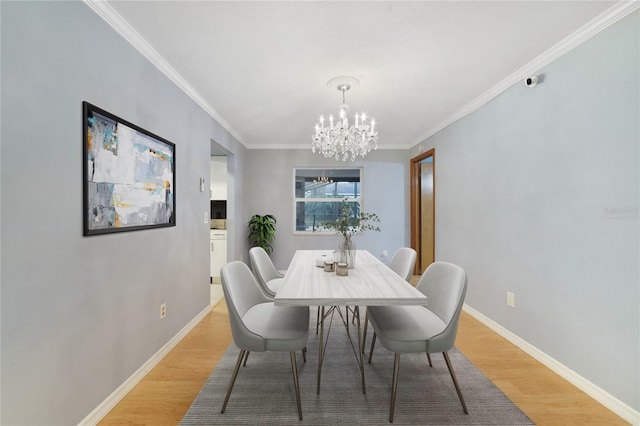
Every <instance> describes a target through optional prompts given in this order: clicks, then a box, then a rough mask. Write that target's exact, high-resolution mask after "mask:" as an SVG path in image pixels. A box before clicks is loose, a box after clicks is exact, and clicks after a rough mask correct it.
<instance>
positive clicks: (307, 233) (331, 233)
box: [291, 166, 364, 236]
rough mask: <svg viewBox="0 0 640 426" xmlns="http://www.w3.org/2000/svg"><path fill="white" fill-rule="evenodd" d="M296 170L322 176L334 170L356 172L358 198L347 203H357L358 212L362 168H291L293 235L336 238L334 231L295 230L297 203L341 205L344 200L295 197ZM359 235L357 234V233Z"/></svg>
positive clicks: (350, 199)
mask: <svg viewBox="0 0 640 426" xmlns="http://www.w3.org/2000/svg"><path fill="white" fill-rule="evenodd" d="M298 170H318V171H319V172H324V174H323V175H326V174H331V173H330V172H332V171H334V170H358V173H359V181H358V183H359V185H360V191H359V194H360V196H359V197H353V198H349V199H348V201H349V202H354V203H358V206H359V211H363V210H362V204H363V202H362V201H363V191H364V186H363V183H362V182H363V174H364V168H363V167H356V166H351V167H349V166H342V167H340V166H338V167H321V166H294V167H293V185H292V186H291V190H292V192H293V193H292V195H293V221H292V222H293V235H299V236H311V235H313V236H336V235H338V234H339V233H338V231H335V230H313V231H298V230H297V229H296V219H297V209H296V206H297V204H298V203H299V202H322V203H326V202H329V203H342V201H343V200H344V198H341V197H336V198H304V197H303V198H300V197H296V177H297V176H298V175H297V171H298ZM358 234H359V233H358Z"/></svg>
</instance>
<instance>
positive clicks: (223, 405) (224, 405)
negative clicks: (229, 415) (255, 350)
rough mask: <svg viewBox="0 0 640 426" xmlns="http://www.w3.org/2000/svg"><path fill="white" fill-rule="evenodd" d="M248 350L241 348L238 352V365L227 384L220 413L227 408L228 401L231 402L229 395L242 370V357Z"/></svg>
mask: <svg viewBox="0 0 640 426" xmlns="http://www.w3.org/2000/svg"><path fill="white" fill-rule="evenodd" d="M245 353H246V351H245V350H244V349H240V353H239V354H238V360H237V361H236V366H235V368H234V369H233V374H232V375H231V381H230V382H229V386H227V394H226V395H225V397H224V403H223V404H222V410H220V414H224V410H225V408H227V402H229V396H230V395H231V390H232V389H233V384H234V383H235V382H236V377H238V370H240V364H242V358H243V357H244V354H245Z"/></svg>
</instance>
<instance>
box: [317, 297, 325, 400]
mask: <svg viewBox="0 0 640 426" xmlns="http://www.w3.org/2000/svg"><path fill="white" fill-rule="evenodd" d="M318 309H321V313H320V338H319V341H318V385H317V387H316V393H317V394H318V395H319V394H320V375H321V374H322V360H323V358H324V351H323V348H324V344H323V342H322V339H323V337H324V306H318Z"/></svg>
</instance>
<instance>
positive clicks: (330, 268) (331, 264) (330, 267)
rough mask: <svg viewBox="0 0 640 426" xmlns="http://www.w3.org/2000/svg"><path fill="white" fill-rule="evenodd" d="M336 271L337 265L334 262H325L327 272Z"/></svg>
mask: <svg viewBox="0 0 640 426" xmlns="http://www.w3.org/2000/svg"><path fill="white" fill-rule="evenodd" d="M335 270H336V263H335V262H334V261H333V260H325V262H324V271H325V272H333V271H335Z"/></svg>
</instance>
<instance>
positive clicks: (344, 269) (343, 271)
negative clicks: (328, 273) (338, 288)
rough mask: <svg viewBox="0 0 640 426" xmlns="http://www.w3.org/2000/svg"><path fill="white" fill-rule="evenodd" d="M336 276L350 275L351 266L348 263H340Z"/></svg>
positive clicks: (337, 266)
mask: <svg viewBox="0 0 640 426" xmlns="http://www.w3.org/2000/svg"><path fill="white" fill-rule="evenodd" d="M336 275H339V276H341V277H346V276H347V275H349V264H348V263H346V262H338V263H337V265H336Z"/></svg>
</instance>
